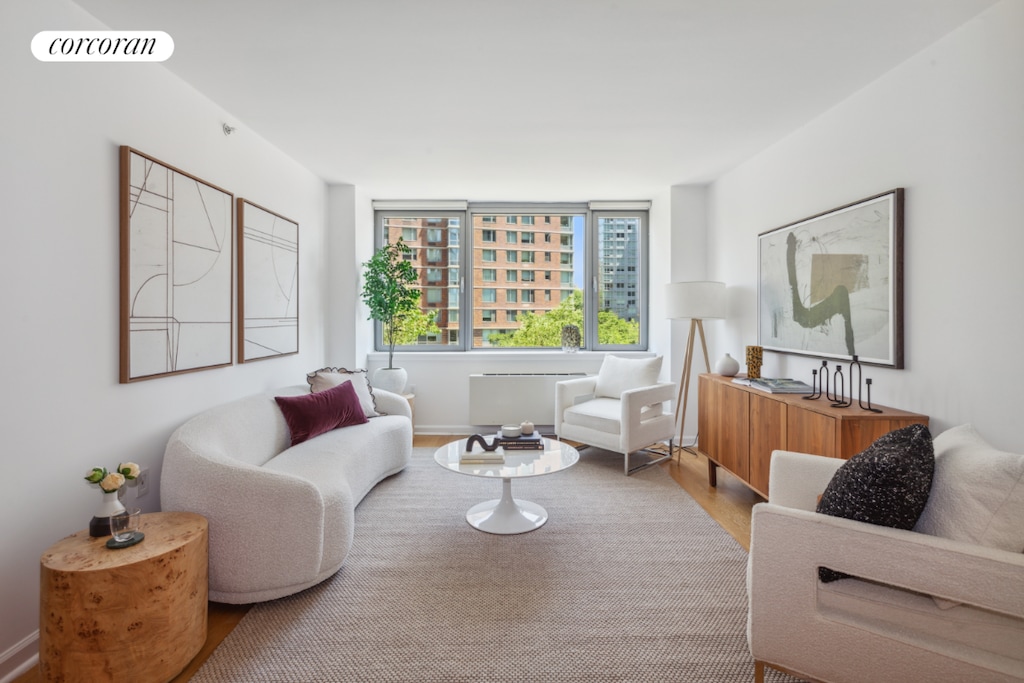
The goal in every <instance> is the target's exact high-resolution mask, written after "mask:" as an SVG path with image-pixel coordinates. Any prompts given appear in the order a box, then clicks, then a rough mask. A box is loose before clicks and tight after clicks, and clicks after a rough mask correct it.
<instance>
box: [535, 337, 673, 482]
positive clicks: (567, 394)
mask: <svg viewBox="0 0 1024 683" xmlns="http://www.w3.org/2000/svg"><path fill="white" fill-rule="evenodd" d="M661 362H662V357H661V356H657V357H655V358H642V359H629V358H620V357H617V356H605V359H604V362H603V363H602V365H601V369H600V371H599V372H598V374H597V375H592V376H589V377H580V378H578V379H570V380H564V381H562V382H558V383H557V384H556V385H555V423H554V424H555V434H556V435H557V436H558V438H560V439H570V440H572V441H578V442H581V443H583V444H585V445H587V446H596V447H598V448H604V449H607V450H610V451H614V452H616V453H622V454H623V455H624V456H625V465H624V470H625V473H626V474H627V475H629V474H632V473H633V472H636V471H638V470H640V469H643V468H645V467H650V466H651V465H654V464H657V463H659V462H662V461H664V460H666V459H668V458H670V457H671V453H672V438H673V436H674V433H675V429H674V419H673V416H672V415H671V414H667V413H666V412H665V410H664V404H665V402H667V401H671V400H672V396H673V394H674V392H675V383H673V382H658V374H659V373H660V372H661ZM660 441H668V444H669V448H668V452H667V454H662V453H655V452H652V451H650V450H649V447H650V446H652V445H654V444H656V443H658V442H660ZM638 451H639V452H644V453H647V454H649V455H652V456H653V458H652V459H649V460H647V461H646V462H644V463H643V464H642V465H639V466H637V467H633V468H630V466H629V456H630V454H631V453H635V452H638Z"/></svg>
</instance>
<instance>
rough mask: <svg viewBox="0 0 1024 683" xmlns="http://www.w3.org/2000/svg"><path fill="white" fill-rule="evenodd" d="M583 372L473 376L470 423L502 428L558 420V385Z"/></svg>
mask: <svg viewBox="0 0 1024 683" xmlns="http://www.w3.org/2000/svg"><path fill="white" fill-rule="evenodd" d="M584 376H586V374H585V373H582V372H544V373H484V374H479V375H470V376H469V423H470V424H472V425H479V426H499V427H500V426H501V425H503V424H519V423H520V422H532V423H534V424H535V425H546V426H550V425H553V424H554V420H555V383H556V382H560V381H562V380H566V379H572V378H573V377H584Z"/></svg>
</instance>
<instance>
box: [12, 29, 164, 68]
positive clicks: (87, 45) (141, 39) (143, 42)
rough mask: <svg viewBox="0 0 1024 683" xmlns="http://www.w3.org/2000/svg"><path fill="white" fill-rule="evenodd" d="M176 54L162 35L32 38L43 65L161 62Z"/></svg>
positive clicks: (127, 33)
mask: <svg viewBox="0 0 1024 683" xmlns="http://www.w3.org/2000/svg"><path fill="white" fill-rule="evenodd" d="M173 52H174V39H173V38H171V37H170V36H169V35H167V34H166V33H164V32H163V31H40V32H39V33H37V34H36V35H35V37H34V38H32V54H33V55H35V58H36V59H38V60H39V61H41V62H162V61H164V60H166V59H167V58H168V57H170V56H171V53H173Z"/></svg>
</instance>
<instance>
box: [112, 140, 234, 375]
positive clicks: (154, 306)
mask: <svg viewBox="0 0 1024 683" xmlns="http://www.w3.org/2000/svg"><path fill="white" fill-rule="evenodd" d="M120 165H121V183H120V224H121V225H120V232H121V263H120V270H121V275H120V279H121V282H120V289H121V294H120V299H121V300H120V308H121V329H120V345H121V354H120V356H121V357H120V381H121V383H128V382H135V381H138V380H145V379H153V378H156V377H165V376H168V375H175V374H180V373H183V372H193V371H196V370H204V369H208V368H216V367H223V366H227V365H231V364H232V362H233V357H232V352H233V350H234V344H233V335H232V328H233V325H234V319H233V313H234V307H233V300H232V287H233V281H234V246H233V237H234V232H233V230H232V226H233V223H234V215H233V209H234V195H232V194H231V193H230V192H228V191H226V190H223V189H221V188H219V187H217V186H215V185H211V184H210V183H208V182H206V181H205V180H202V179H200V178H197V177H196V176H194V175H192V174H190V173H186V172H185V171H182V170H180V169H177V168H175V167H173V166H171V165H169V164H166V163H164V162H162V161H160V160H158V159H155V158H154V157H151V156H149V155H148V154H144V153H142V152H140V151H138V150H136V149H132V148H131V147H128V146H121V148H120Z"/></svg>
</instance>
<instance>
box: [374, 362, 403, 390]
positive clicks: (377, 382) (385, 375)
mask: <svg viewBox="0 0 1024 683" xmlns="http://www.w3.org/2000/svg"><path fill="white" fill-rule="evenodd" d="M408 380H409V373H407V372H406V371H405V368H377V369H376V370H374V371H373V382H372V384H373V386H374V387H376V388H378V389H383V390H384V391H390V392H392V393H394V394H404V393H405V383H406V382H407V381H408Z"/></svg>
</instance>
